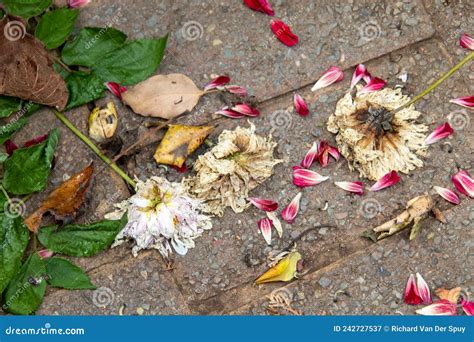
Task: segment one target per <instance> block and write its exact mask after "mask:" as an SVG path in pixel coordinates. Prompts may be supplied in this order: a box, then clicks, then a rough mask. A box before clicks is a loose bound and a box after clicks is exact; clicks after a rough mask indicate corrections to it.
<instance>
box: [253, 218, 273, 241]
mask: <svg viewBox="0 0 474 342" xmlns="http://www.w3.org/2000/svg"><path fill="white" fill-rule="evenodd" d="M257 224H258V229H260V231H261V232H262V235H263V238H264V239H265V241H266V242H267V244H269V245H271V244H272V220H270V219H269V218H263V219H260V220H258V222H257Z"/></svg>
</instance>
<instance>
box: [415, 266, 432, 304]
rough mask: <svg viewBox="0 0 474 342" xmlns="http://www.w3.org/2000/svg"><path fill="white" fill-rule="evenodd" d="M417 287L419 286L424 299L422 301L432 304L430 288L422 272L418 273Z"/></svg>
mask: <svg viewBox="0 0 474 342" xmlns="http://www.w3.org/2000/svg"><path fill="white" fill-rule="evenodd" d="M416 287H417V288H418V293H419V294H420V298H421V300H422V301H423V302H422V303H423V304H431V303H432V302H433V299H431V293H430V288H429V286H428V284H427V283H426V281H425V279H423V277H422V276H421V274H420V273H417V274H416Z"/></svg>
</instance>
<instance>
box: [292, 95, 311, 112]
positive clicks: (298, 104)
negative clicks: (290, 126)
mask: <svg viewBox="0 0 474 342" xmlns="http://www.w3.org/2000/svg"><path fill="white" fill-rule="evenodd" d="M293 103H294V105H295V110H296V112H297V113H298V114H299V115H301V116H306V115H308V114H309V109H308V105H307V104H306V102H305V101H304V99H303V98H302V97H301V96H300V95H298V94H295V96H294V98H293Z"/></svg>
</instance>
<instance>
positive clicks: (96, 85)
mask: <svg viewBox="0 0 474 342" xmlns="http://www.w3.org/2000/svg"><path fill="white" fill-rule="evenodd" d="M66 83H67V87H68V90H69V103H68V105H67V108H66V109H71V108H74V107H77V106H80V105H83V104H85V103H88V102H91V101H94V100H97V99H99V98H101V97H102V96H103V95H104V90H105V86H104V81H102V79H101V78H99V77H98V76H96V75H95V74H94V73H91V74H86V73H84V72H80V71H79V72H74V73H71V74H69V75H68V76H67V77H66Z"/></svg>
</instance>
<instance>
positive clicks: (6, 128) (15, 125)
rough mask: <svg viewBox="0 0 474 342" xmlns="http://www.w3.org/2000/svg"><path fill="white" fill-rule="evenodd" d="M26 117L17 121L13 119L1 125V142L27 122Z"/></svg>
mask: <svg viewBox="0 0 474 342" xmlns="http://www.w3.org/2000/svg"><path fill="white" fill-rule="evenodd" d="M27 122H28V120H27V119H26V118H21V119H19V120H16V121H12V122H9V123H7V124H6V125H3V126H1V127H0V144H3V143H4V142H5V141H7V140H8V139H10V138H11V136H12V135H13V134H14V133H15V132H16V131H18V130H19V129H21V128H22V127H23V126H25V125H26V124H27Z"/></svg>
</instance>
